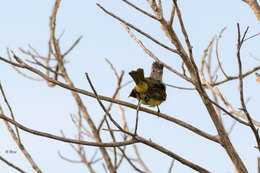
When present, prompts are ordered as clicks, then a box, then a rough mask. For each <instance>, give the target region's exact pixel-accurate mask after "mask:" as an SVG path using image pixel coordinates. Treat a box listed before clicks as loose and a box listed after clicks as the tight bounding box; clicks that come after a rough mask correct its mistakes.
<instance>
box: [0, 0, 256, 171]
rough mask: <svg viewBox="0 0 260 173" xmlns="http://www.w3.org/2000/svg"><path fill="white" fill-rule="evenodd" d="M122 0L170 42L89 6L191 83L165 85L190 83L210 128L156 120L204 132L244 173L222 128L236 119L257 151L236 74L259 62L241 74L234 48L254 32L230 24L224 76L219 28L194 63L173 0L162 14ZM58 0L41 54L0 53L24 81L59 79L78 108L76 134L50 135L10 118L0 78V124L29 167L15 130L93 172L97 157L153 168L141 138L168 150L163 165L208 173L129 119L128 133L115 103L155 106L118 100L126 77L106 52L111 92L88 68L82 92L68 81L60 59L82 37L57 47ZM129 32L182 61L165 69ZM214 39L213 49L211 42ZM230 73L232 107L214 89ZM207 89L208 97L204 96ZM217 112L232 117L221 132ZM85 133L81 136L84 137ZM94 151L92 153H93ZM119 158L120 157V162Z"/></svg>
mask: <svg viewBox="0 0 260 173" xmlns="http://www.w3.org/2000/svg"><path fill="white" fill-rule="evenodd" d="M122 1H123V2H124V3H126V4H127V5H128V6H129V7H130V8H133V10H136V11H138V12H140V13H142V14H143V15H145V16H147V17H149V18H150V20H155V21H156V22H157V23H158V24H159V25H160V27H161V30H162V31H163V33H164V35H165V37H166V38H167V39H168V40H169V41H170V43H171V45H170V46H168V45H166V44H164V43H162V42H160V41H159V40H158V39H156V38H154V37H152V36H151V35H150V34H148V33H146V32H145V31H143V30H141V29H139V28H138V27H137V26H135V25H133V24H131V23H129V22H128V21H126V20H124V19H122V18H120V17H119V16H117V15H116V14H114V13H113V12H110V11H108V10H107V9H106V8H105V7H103V6H102V5H100V4H97V6H98V7H99V8H100V10H102V11H103V12H104V13H105V14H107V15H109V16H111V17H112V18H114V19H115V20H117V21H119V22H120V24H121V25H122V26H123V28H124V29H125V30H126V32H127V33H128V34H129V36H130V38H132V39H133V40H134V41H135V42H136V43H137V45H138V46H139V47H140V48H142V50H143V51H144V52H145V53H146V54H147V55H149V56H150V57H151V58H152V59H153V61H157V62H160V63H161V64H163V65H164V67H165V68H166V69H167V70H168V71H169V72H171V73H172V75H175V76H177V77H179V78H180V79H183V80H184V81H186V82H187V83H189V84H190V85H192V88H186V87H183V86H174V85H172V84H167V85H168V87H174V88H178V89H180V90H182V92H186V91H187V90H194V91H196V92H197V94H198V95H199V96H200V99H201V101H202V104H203V105H204V107H205V108H206V110H207V114H208V116H209V117H210V119H211V121H212V122H213V124H214V127H215V129H216V131H217V135H212V134H210V133H208V132H207V131H203V130H201V129H199V128H198V127H196V126H193V125H191V124H189V123H187V122H184V121H181V120H179V119H177V118H174V116H171V115H167V114H164V113H159V117H160V119H163V120H166V121H167V122H168V123H169V124H177V125H179V126H181V127H183V128H185V129H187V130H188V131H191V132H192V133H194V134H196V135H198V136H200V137H202V138H204V139H205V140H206V139H208V140H210V141H212V142H214V143H215V144H216V146H221V147H222V148H223V149H224V151H225V152H226V154H227V156H228V157H229V159H230V160H231V161H232V163H233V165H234V167H235V169H236V171H237V172H240V173H246V172H248V170H247V167H246V165H245V163H244V162H243V161H242V159H241V157H240V156H239V154H238V152H237V151H236V149H235V147H234V146H233V145H235V144H232V143H231V140H230V137H229V134H230V132H231V131H232V129H233V127H234V125H235V124H236V123H237V124H238V123H239V124H241V126H245V127H247V128H248V129H250V130H251V132H252V134H253V135H254V137H255V141H256V147H255V149H256V150H259V151H260V137H259V133H258V128H259V127H260V123H259V122H258V121H257V120H255V119H254V116H253V115H251V114H250V111H249V110H248V109H247V106H246V104H247V101H246V99H245V94H244V85H243V84H244V82H243V80H244V78H246V77H248V76H249V75H251V74H253V73H255V72H256V71H258V70H259V69H260V66H256V67H254V68H252V69H250V70H248V71H246V72H244V73H243V67H244V66H243V63H242V61H241V59H242V58H243V57H242V56H241V53H240V52H241V48H242V46H243V45H244V44H245V42H246V41H247V40H249V39H252V38H254V37H255V36H257V35H258V34H255V35H253V36H247V33H248V29H249V28H248V27H247V28H246V29H245V31H241V28H240V25H239V24H237V31H236V32H237V43H236V45H237V49H236V57H237V64H238V65H237V69H238V74H237V75H235V76H230V75H229V74H228V73H227V72H226V70H225V68H224V67H223V65H222V63H221V60H220V56H219V49H218V46H219V41H220V39H221V36H222V34H223V32H224V31H225V29H226V28H223V29H222V30H221V31H220V33H219V35H218V36H217V37H213V38H212V39H211V40H210V42H209V43H208V45H207V47H206V48H205V49H204V52H203V56H202V57H201V60H200V62H196V61H195V58H194V54H193V47H192V43H191V42H190V39H189V34H188V33H187V30H186V28H185V24H184V21H183V19H182V13H181V10H180V8H179V6H178V3H177V1H176V0H173V1H172V6H171V14H170V17H169V19H167V18H166V17H165V16H166V15H165V14H164V11H165V9H164V8H163V6H162V2H161V0H157V1H155V0H147V4H148V5H149V6H150V8H151V10H152V12H153V14H150V13H149V12H147V11H145V10H143V9H141V8H139V7H138V6H136V5H135V4H133V3H131V2H130V1H128V0H122ZM244 2H246V3H247V4H248V5H249V6H250V7H251V9H252V10H253V12H254V14H255V15H256V17H257V18H258V20H259V19H260V17H259V14H260V10H259V5H258V4H257V1H253V0H252V1H250V0H248V1H247V0H244ZM60 3H61V1H60V0H56V2H55V4H54V7H53V10H52V14H51V16H50V22H49V31H50V39H49V42H48V45H49V47H48V56H44V55H41V53H39V52H38V51H37V50H36V49H35V48H33V47H32V46H30V47H29V50H25V49H23V48H20V49H19V51H20V54H17V53H16V51H14V50H7V51H8V55H9V59H8V58H5V57H0V60H1V62H2V63H6V64H8V65H11V66H12V67H13V68H14V69H15V70H16V71H17V72H18V73H19V74H21V75H23V76H24V77H26V78H29V79H31V80H43V81H45V82H46V83H47V84H48V86H49V87H54V86H59V87H60V88H64V89H65V90H66V91H69V92H71V94H72V97H73V99H74V100H75V102H76V104H77V110H78V113H77V114H72V115H71V121H72V122H73V124H74V125H75V127H76V129H77V131H76V132H75V133H76V134H77V137H76V139H70V138H67V137H66V135H65V134H64V133H63V132H61V136H56V135H53V134H49V133H45V132H41V131H40V130H38V129H31V128H29V127H26V126H25V125H23V124H21V123H19V122H17V121H16V120H15V115H14V113H13V110H12V107H11V106H10V104H9V102H8V99H7V98H8V96H6V95H7V94H6V93H5V91H4V89H3V87H2V86H1V85H0V89H1V93H2V96H3V98H4V102H5V104H6V105H7V106H8V110H9V114H10V116H11V117H9V116H8V113H6V112H4V111H3V109H2V108H1V107H0V108H1V109H0V110H1V112H0V118H1V119H3V120H4V123H5V125H6V127H7V128H8V131H9V133H10V134H11V135H12V138H13V140H14V141H15V143H16V144H17V146H18V147H19V149H20V150H21V151H22V153H23V154H24V156H25V157H26V158H27V160H28V162H29V163H30V164H31V166H32V168H33V169H34V170H35V171H36V172H42V171H41V169H40V168H39V167H40V165H39V166H38V164H37V163H36V162H35V161H34V159H33V156H31V154H29V152H28V151H27V149H26V146H24V145H23V139H21V137H20V135H19V131H20V130H23V131H26V132H29V133H31V134H34V135H38V136H42V137H46V138H50V139H54V140H57V141H62V142H66V143H68V144H69V145H70V146H71V148H72V149H73V150H74V151H75V153H76V154H78V156H79V158H80V160H72V159H70V158H68V157H66V156H64V155H63V154H62V153H61V152H59V156H60V157H61V159H64V160H66V161H68V162H72V163H82V164H84V165H85V166H86V167H87V169H88V171H89V172H91V173H94V172H96V171H95V168H94V167H93V165H94V164H95V163H99V162H100V161H104V164H101V165H102V166H103V167H104V172H111V173H114V172H118V169H119V168H120V166H121V165H122V164H124V163H125V164H129V165H130V166H131V167H132V168H133V169H134V170H135V171H136V172H153V170H151V169H150V168H149V167H148V166H147V163H146V162H145V161H144V160H143V159H142V157H141V155H140V151H139V149H138V146H137V145H136V144H137V143H140V144H143V145H145V146H147V147H149V148H152V149H154V150H156V151H159V152H161V153H162V154H164V155H167V156H169V158H170V160H172V162H171V165H170V167H169V172H171V171H172V169H174V168H173V166H174V161H178V162H180V163H182V164H183V165H185V166H187V167H189V168H191V169H193V170H196V171H198V172H202V173H204V172H205V173H206V172H211V170H208V169H207V168H204V167H202V166H201V165H198V164H196V163H194V162H192V161H189V160H188V159H187V158H185V157H183V156H181V155H178V154H176V152H175V151H172V150H170V149H168V148H167V147H166V146H163V145H159V144H158V143H156V142H153V141H152V140H150V139H146V138H145V137H143V136H141V135H139V134H138V132H137V127H138V126H139V125H138V123H136V124H135V127H134V129H135V130H134V132H132V130H131V128H132V127H129V124H128V123H127V120H126V114H127V112H125V110H124V109H123V107H128V108H131V109H136V112H137V115H138V112H146V113H148V114H149V115H151V116H157V115H158V112H156V111H153V110H151V109H147V108H145V107H142V106H140V105H135V104H132V103H129V102H126V101H122V100H120V99H119V92H120V90H121V89H122V88H123V87H125V86H126V85H127V84H128V83H129V82H127V83H126V84H122V79H123V76H124V75H125V72H124V71H122V72H118V70H117V69H116V67H114V66H113V64H112V63H111V62H110V61H109V60H108V59H106V61H107V63H108V64H109V66H110V68H111V69H112V71H113V73H114V75H115V77H116V79H117V88H116V89H115V91H114V93H113V96H112V97H107V96H103V95H100V94H99V93H98V91H97V90H96V88H95V80H93V79H92V78H91V74H90V75H89V73H88V72H86V74H85V75H86V80H87V81H88V83H89V85H90V87H91V90H92V91H91V92H90V91H87V90H84V89H80V88H78V87H76V86H75V84H74V83H73V81H72V79H71V77H70V75H69V73H68V72H67V69H66V67H65V65H64V64H65V62H66V57H67V55H69V54H70V52H71V51H72V50H73V49H74V48H75V47H76V46H77V44H78V43H79V42H80V40H81V38H82V36H79V38H78V39H76V40H75V41H74V43H72V44H71V47H70V48H69V49H67V50H66V51H61V50H63V47H62V45H61V43H60V37H57V33H56V16H57V13H58V10H59V6H60ZM174 20H175V21H174ZM173 22H174V24H173ZM174 25H178V26H179V27H180V29H181V31H180V33H178V32H177V31H176V29H175V28H176V27H175V26H174ZM133 31H135V32H137V33H139V34H141V35H142V36H144V37H145V38H147V39H148V40H149V41H151V42H152V43H154V44H156V45H157V46H159V47H162V48H164V49H166V50H168V51H169V54H174V55H176V56H177V57H178V58H180V60H181V61H182V66H181V67H180V69H182V71H179V70H178V69H175V68H173V67H172V66H171V65H169V64H167V63H165V62H164V61H163V60H162V59H161V58H159V57H158V56H156V52H155V51H154V50H149V49H148V48H147V46H146V45H145V44H144V43H143V42H142V41H141V40H140V39H139V38H138V36H136V34H135V33H134V32H133ZM181 37H183V38H184V41H183V42H184V43H183V42H182V41H181ZM214 43H215V48H214V47H213V45H214ZM213 50H215V58H216V62H217V66H218V67H217V69H216V70H214V69H213V68H212V66H213V65H214V64H213V63H212V61H213V56H214V55H213ZM22 56H25V57H28V58H30V60H24V59H22V58H21V57H22ZM196 59H197V58H196ZM21 69H25V70H27V71H30V72H32V73H34V74H36V75H37V76H38V77H39V79H38V78H37V79H35V78H33V77H31V76H29V75H28V74H27V73H24V72H23V71H21ZM256 75H257V80H258V81H259V74H258V73H256ZM218 76H223V77H224V79H221V80H219V79H218ZM234 80H237V81H238V87H239V98H240V99H239V102H240V104H241V105H240V108H235V106H234V105H232V103H231V101H230V100H229V99H228V98H227V97H226V96H225V95H224V94H223V92H222V91H221V89H220V86H222V85H223V84H226V83H228V82H229V81H234ZM210 94H211V95H212V96H210ZM82 95H85V96H88V97H92V98H95V99H96V101H97V103H98V105H100V109H101V110H102V111H103V112H104V115H103V117H102V120H101V121H100V122H94V120H93V118H92V116H91V115H90V113H89V111H88V109H87V106H86V105H85V104H84V102H83V101H82V97H81V96H82ZM104 101H106V102H109V103H110V104H109V106H107V107H106V106H105V105H104V103H103V102H104ZM113 104H116V105H117V106H118V108H119V114H120V118H121V120H120V121H118V118H115V117H114V116H113V115H112V113H111V112H110V110H111V107H112V105H113ZM223 115H228V116H229V117H230V118H231V119H233V120H234V121H233V122H234V123H233V125H232V127H231V128H230V130H229V131H228V130H227V129H226V128H225V127H224V120H223ZM137 117H138V116H137ZM136 120H137V121H136V122H138V118H137V119H136ZM11 124H12V125H14V129H13V128H12V126H11ZM139 128H141V127H139ZM102 132H105V133H106V135H107V136H109V137H110V140H111V141H110V142H104V141H106V139H107V138H106V137H105V135H103V134H102ZM86 138H87V139H88V140H85V139H86ZM87 146H94V149H96V152H95V154H94V155H93V156H89V155H88V154H86V153H87V152H86V147H87ZM129 150H131V151H132V153H134V156H133V155H131V156H130V155H129V152H127V151H129ZM97 153H99V154H100V155H99V154H97ZM0 160H2V161H3V162H5V163H6V164H8V165H9V166H11V167H13V168H14V169H16V170H17V171H20V172H25V171H23V170H21V169H20V168H18V167H17V166H15V164H13V163H10V162H9V161H7V160H6V159H5V158H3V157H2V156H0ZM124 160H125V161H126V162H123V161H124ZM216 166H217V165H216ZM258 168H259V159H258Z"/></svg>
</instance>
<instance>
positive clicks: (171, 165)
mask: <svg viewBox="0 0 260 173" xmlns="http://www.w3.org/2000/svg"><path fill="white" fill-rule="evenodd" d="M174 161H175V160H174V159H173V160H172V161H171V164H170V167H169V170H168V173H171V172H172V168H173V166H174Z"/></svg>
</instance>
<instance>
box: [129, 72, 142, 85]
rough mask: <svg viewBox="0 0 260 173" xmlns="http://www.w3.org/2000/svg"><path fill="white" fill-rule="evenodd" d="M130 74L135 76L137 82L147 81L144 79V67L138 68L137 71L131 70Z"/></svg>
mask: <svg viewBox="0 0 260 173" xmlns="http://www.w3.org/2000/svg"><path fill="white" fill-rule="evenodd" d="M129 75H130V76H131V77H132V78H133V80H134V82H135V84H137V85H138V84H139V83H140V82H143V81H145V79H144V70H143V69H142V68H139V69H137V70H136V71H131V72H129Z"/></svg>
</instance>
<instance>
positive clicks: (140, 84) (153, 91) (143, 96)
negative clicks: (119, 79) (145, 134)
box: [129, 62, 167, 112]
mask: <svg viewBox="0 0 260 173" xmlns="http://www.w3.org/2000/svg"><path fill="white" fill-rule="evenodd" d="M129 75H130V76H131V77H132V78H133V80H134V82H135V84H136V86H135V87H134V89H133V90H132V92H131V93H130V95H129V96H131V97H134V98H136V99H138V100H139V101H140V102H141V103H142V104H144V105H149V106H151V107H154V106H157V108H158V112H160V110H159V107H158V105H160V104H161V103H162V102H163V101H165V100H166V96H167V94H166V88H165V85H164V84H163V82H162V75H163V65H162V64H160V63H158V62H154V63H153V65H152V72H151V74H150V77H147V78H145V77H144V70H143V69H142V68H139V69H137V70H136V71H131V72H130V73H129Z"/></svg>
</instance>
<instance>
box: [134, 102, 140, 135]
mask: <svg viewBox="0 0 260 173" xmlns="http://www.w3.org/2000/svg"><path fill="white" fill-rule="evenodd" d="M140 105H141V102H140V100H139V101H138V105H137V109H136V118H135V131H134V134H135V135H136V134H137V128H138V117H139V109H140Z"/></svg>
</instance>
